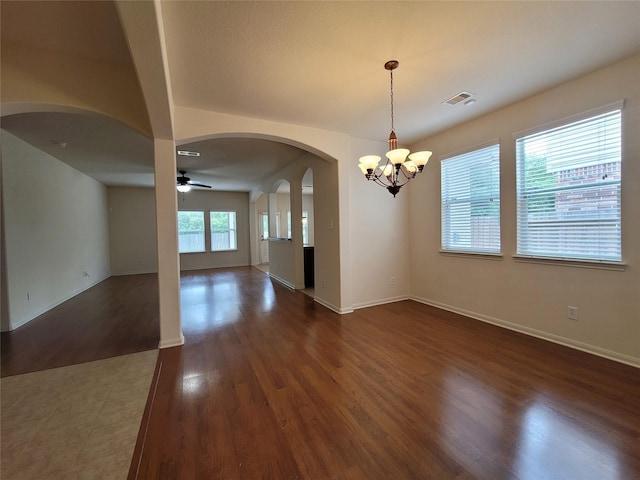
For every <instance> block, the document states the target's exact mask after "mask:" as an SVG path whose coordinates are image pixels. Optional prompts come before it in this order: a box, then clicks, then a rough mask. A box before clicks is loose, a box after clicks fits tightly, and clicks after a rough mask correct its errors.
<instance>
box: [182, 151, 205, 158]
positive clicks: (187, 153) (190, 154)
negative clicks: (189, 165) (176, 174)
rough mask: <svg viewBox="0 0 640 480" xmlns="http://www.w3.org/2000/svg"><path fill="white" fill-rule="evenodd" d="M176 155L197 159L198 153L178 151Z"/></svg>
mask: <svg viewBox="0 0 640 480" xmlns="http://www.w3.org/2000/svg"><path fill="white" fill-rule="evenodd" d="M178 155H182V156H183V157H199V156H200V152H190V151H189V150H178Z"/></svg>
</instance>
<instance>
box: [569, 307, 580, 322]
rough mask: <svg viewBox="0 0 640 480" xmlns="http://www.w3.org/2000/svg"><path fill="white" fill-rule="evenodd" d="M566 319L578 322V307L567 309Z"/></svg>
mask: <svg viewBox="0 0 640 480" xmlns="http://www.w3.org/2000/svg"><path fill="white" fill-rule="evenodd" d="M567 318H568V319H569V320H578V307H567Z"/></svg>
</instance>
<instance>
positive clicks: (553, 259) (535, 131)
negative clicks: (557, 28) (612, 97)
mask: <svg viewBox="0 0 640 480" xmlns="http://www.w3.org/2000/svg"><path fill="white" fill-rule="evenodd" d="M623 108H624V100H619V101H617V102H613V103H610V104H607V105H603V106H601V107H598V108H594V109H591V110H588V111H585V112H582V113H579V114H576V115H572V116H569V117H565V118H562V119H559V120H556V121H553V122H549V123H546V124H543V125H540V126H537V127H534V128H530V129H527V130H524V131H521V132H517V133H514V134H513V139H514V142H515V166H516V185H515V187H516V188H515V190H516V192H515V195H516V254H515V255H514V256H513V257H514V259H515V260H516V261H521V262H533V263H544V264H551V265H567V266H577V267H592V268H605V269H612V270H621V269H622V270H623V269H624V266H625V264H624V262H623V252H622V223H623V219H622V208H621V207H622V166H623V161H622V160H623V148H622V147H623ZM614 112H618V114H619V131H620V144H619V151H620V156H619V167H618V168H619V171H620V178H619V180H618V181H617V182H615V181H614V182H612V183H613V185H617V188H618V197H617V202H618V210H617V214H618V216H617V222H618V237H617V246H618V251H619V257H618V258H617V259H614V258H612V257H610V256H608V257H605V256H604V255H602V254H600V256H598V255H597V254H594V255H591V256H579V255H577V254H575V252H568V251H567V250H565V251H560V252H558V254H557V255H550V254H549V253H552V252H547V253H546V254H540V253H537V252H534V251H532V250H533V249H532V248H529V249H527V248H526V246H525V245H523V242H522V241H521V238H522V237H523V236H524V235H525V234H526V231H523V230H522V229H523V224H524V222H526V221H527V219H526V218H524V217H523V215H525V214H524V213H523V208H526V206H525V205H526V203H525V201H526V198H523V197H526V196H527V194H528V192H527V191H523V182H524V181H525V179H526V172H524V173H523V171H524V170H523V169H524V168H526V167H525V165H523V164H522V162H524V161H525V159H526V157H523V156H522V149H523V148H524V147H523V146H521V142H523V141H525V140H526V139H527V138H531V137H537V138H541V137H542V136H543V135H544V134H545V133H548V134H549V137H551V134H552V132H553V131H554V130H561V129H564V128H567V129H569V128H570V127H571V126H572V125H574V124H577V123H579V122H586V121H589V120H590V119H594V120H595V119H597V118H598V117H601V116H604V115H607V114H611V113H614ZM556 161H557V160H556ZM583 163H584V162H583ZM609 163H612V162H608V163H597V164H595V165H596V166H599V167H602V166H604V165H608V164H609ZM566 165H567V166H572V165H571V163H567V164H566ZM592 166H593V165H589V167H592ZM573 168H574V169H577V168H584V165H582V164H577V165H574V166H573ZM569 170H571V169H570V168H567V169H565V170H559V172H565V171H569ZM523 175H525V177H524V178H523ZM563 188H564V187H558V186H557V183H556V185H555V186H554V188H550V189H548V190H549V192H550V193H554V195H555V194H556V193H558V192H560V191H564V192H571V193H575V192H578V193H579V192H581V191H583V190H585V191H586V190H587V189H586V188H585V187H584V186H577V187H576V188H573V189H567V188H564V190H563ZM554 198H555V197H554ZM585 205H597V203H596V201H592V202H591V203H589V204H587V203H586V202H585ZM568 221H569V220H566V221H565V222H563V223H565V224H566V222H568ZM587 221H590V222H593V221H595V220H587ZM596 223H597V222H596ZM560 225H561V223H560ZM560 228H561V227H560Z"/></svg>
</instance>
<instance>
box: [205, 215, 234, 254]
mask: <svg viewBox="0 0 640 480" xmlns="http://www.w3.org/2000/svg"><path fill="white" fill-rule="evenodd" d="M209 214H210V219H211V251H212V252H216V251H221V250H235V249H236V248H237V244H236V212H209Z"/></svg>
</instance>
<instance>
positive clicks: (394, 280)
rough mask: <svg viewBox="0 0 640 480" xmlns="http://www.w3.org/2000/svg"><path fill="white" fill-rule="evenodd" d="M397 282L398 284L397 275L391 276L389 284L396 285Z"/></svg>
mask: <svg viewBox="0 0 640 480" xmlns="http://www.w3.org/2000/svg"><path fill="white" fill-rule="evenodd" d="M395 284H396V277H391V278H389V285H395Z"/></svg>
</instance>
